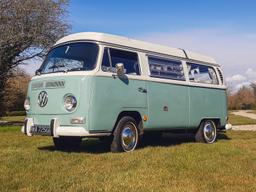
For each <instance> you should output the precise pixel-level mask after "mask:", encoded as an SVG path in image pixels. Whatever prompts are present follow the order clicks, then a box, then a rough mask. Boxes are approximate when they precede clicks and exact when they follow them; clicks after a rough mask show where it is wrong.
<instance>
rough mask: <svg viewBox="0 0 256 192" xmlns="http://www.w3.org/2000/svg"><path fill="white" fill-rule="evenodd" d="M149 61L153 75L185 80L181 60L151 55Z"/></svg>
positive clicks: (151, 74)
mask: <svg viewBox="0 0 256 192" xmlns="http://www.w3.org/2000/svg"><path fill="white" fill-rule="evenodd" d="M148 63H149V69H150V76H151V77H158V78H165V79H174V80H182V81H185V76H184V71H183V67H182V63H181V61H175V60H170V59H165V58H157V57H152V56H149V57H148Z"/></svg>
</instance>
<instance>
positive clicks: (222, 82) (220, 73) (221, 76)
mask: <svg viewBox="0 0 256 192" xmlns="http://www.w3.org/2000/svg"><path fill="white" fill-rule="evenodd" d="M217 70H218V73H219V75H220V80H221V84H224V80H223V75H222V72H221V70H220V68H217Z"/></svg>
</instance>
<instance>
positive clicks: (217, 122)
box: [197, 117, 221, 130]
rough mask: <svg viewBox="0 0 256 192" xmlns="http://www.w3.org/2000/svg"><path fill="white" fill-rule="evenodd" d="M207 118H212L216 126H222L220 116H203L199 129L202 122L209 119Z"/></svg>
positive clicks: (217, 127)
mask: <svg viewBox="0 0 256 192" xmlns="http://www.w3.org/2000/svg"><path fill="white" fill-rule="evenodd" d="M207 120H210V121H213V122H214V124H215V126H216V129H219V128H220V126H221V119H220V118H219V117H205V118H202V119H201V121H200V123H199V125H198V127H197V130H198V129H199V127H200V125H201V124H202V122H204V121H207Z"/></svg>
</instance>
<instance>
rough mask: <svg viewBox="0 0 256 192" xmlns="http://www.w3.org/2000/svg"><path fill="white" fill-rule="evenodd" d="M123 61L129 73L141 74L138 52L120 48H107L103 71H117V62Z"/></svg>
mask: <svg viewBox="0 0 256 192" xmlns="http://www.w3.org/2000/svg"><path fill="white" fill-rule="evenodd" d="M118 63H122V64H123V65H124V69H125V70H124V71H125V74H127V75H140V67H139V62H138V54H137V53H135V52H130V51H123V50H119V49H112V48H105V50H104V54H103V60H102V71H106V72H112V73H113V72H115V69H116V64H118Z"/></svg>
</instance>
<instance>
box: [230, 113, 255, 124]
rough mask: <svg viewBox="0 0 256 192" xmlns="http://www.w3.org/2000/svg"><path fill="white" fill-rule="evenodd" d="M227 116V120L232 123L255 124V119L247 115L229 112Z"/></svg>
mask: <svg viewBox="0 0 256 192" xmlns="http://www.w3.org/2000/svg"><path fill="white" fill-rule="evenodd" d="M228 117H229V122H230V123H231V124H232V125H252V124H256V120H255V119H251V118H248V117H243V116H239V115H234V114H231V113H229V115H228Z"/></svg>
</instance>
